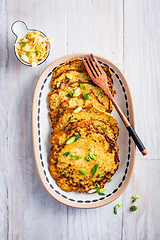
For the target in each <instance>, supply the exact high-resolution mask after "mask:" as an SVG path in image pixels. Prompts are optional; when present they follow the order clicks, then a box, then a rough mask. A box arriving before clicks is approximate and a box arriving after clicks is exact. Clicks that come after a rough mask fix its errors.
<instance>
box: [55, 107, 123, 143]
mask: <svg viewBox="0 0 160 240" xmlns="http://www.w3.org/2000/svg"><path fill="white" fill-rule="evenodd" d="M74 110H75V108H68V109H67V110H64V111H63V112H62V114H60V113H59V114H57V116H55V115H53V116H52V115H51V119H52V121H54V120H55V121H56V120H57V122H55V127H54V132H59V131H62V130H64V129H65V130H67V129H69V128H70V126H72V125H73V123H74V122H78V121H82V120H91V121H92V122H93V123H94V125H95V126H96V127H98V128H99V129H100V130H102V128H101V127H100V126H99V125H101V126H103V127H104V128H105V129H106V131H107V134H109V133H112V137H110V138H111V139H114V140H117V137H118V132H119V129H118V124H117V121H116V119H115V117H114V116H113V115H112V114H110V113H106V112H104V111H100V110H97V109H96V108H95V107H93V106H92V105H89V106H87V107H84V108H82V110H81V111H80V112H78V113H75V112H74ZM70 122H71V123H70Z"/></svg>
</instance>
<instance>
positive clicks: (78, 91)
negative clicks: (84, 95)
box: [73, 88, 81, 97]
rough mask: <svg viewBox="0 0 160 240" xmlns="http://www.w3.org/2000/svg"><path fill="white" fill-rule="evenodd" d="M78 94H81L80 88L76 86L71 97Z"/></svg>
mask: <svg viewBox="0 0 160 240" xmlns="http://www.w3.org/2000/svg"><path fill="white" fill-rule="evenodd" d="M80 94H81V92H80V88H77V89H76V90H75V91H74V93H73V97H78V96H79V95H80Z"/></svg>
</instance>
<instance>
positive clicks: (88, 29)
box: [0, 0, 160, 240]
mask: <svg viewBox="0 0 160 240" xmlns="http://www.w3.org/2000/svg"><path fill="white" fill-rule="evenodd" d="M159 10H160V9H159V0H154V1H152V0H146V1H145V0H142V1H137V0H135V1H134V0H128V1H122V0H120V1H119V0H116V1H109V0H100V1H95V0H81V1H80V0H77V1H73V0H48V1H43V0H36V1H31V0H28V1H25V0H21V1H19V0H14V1H11V0H2V1H1V2H0V30H1V31H0V50H1V61H0V67H1V70H0V126H1V135H0V159H1V168H0V170H1V175H0V182H1V188H0V196H1V198H0V214H1V215H0V221H1V224H0V240H3V239H7V240H8V239H9V240H11V239H13V240H17V239H18V240H19V239H20V240H21V239H24V240H32V239H33V240H35V239H39V240H41V239H42V240H44V239H55V240H72V239H75V240H81V239H84V240H90V239H92V240H97V239H98V240H106V239H113V240H115V239H116V240H117V239H124V240H128V239H129V240H132V239H140V240H141V239H149V240H150V239H160V229H159V222H160V210H159V207H158V206H159V205H160V191H159V186H160V178H159V170H160V149H159V146H160V137H159V136H160V132H159V131H160V129H159V116H160V102H159V93H160V79H159V76H160V74H159V71H160V70H159V69H160V68H159V65H160V57H159V56H160V44H159V38H160V29H159V24H160V14H159ZM18 19H21V20H23V21H24V22H26V24H27V26H28V28H36V29H38V30H41V31H44V33H46V34H47V35H48V36H49V37H51V38H53V39H54V41H53V43H52V50H51V54H50V57H49V58H48V60H47V61H46V62H45V63H44V64H42V65H41V66H39V67H38V68H36V69H32V68H28V67H25V66H23V65H21V64H20V63H19V62H18V61H17V60H16V58H15V56H14V52H13V43H14V40H15V37H14V35H13V34H12V33H11V30H10V27H11V24H12V23H13V22H14V21H16V20H18ZM76 52H89V53H90V52H93V53H95V54H97V55H101V56H102V57H106V58H108V59H109V60H111V61H113V63H115V64H116V65H117V66H118V67H119V68H120V69H121V70H122V71H123V72H124V74H125V76H126V78H127V81H128V84H129V87H130V90H131V94H132V98H133V103H134V110H135V120H136V130H137V132H138V133H139V135H140V137H141V138H142V140H143V141H144V143H145V145H146V147H147V150H148V155H147V156H146V157H145V158H144V157H142V156H141V155H140V153H139V152H138V151H137V155H136V164H135V170H134V174H133V178H132V180H131V183H130V184H129V187H128V188H127V190H126V191H125V193H124V194H123V195H122V196H121V197H120V198H119V199H117V200H116V201H115V202H113V203H111V204H109V205H107V206H104V207H102V208H98V209H90V210H89V209H86V210H83V209H74V208H70V207H67V206H65V205H63V204H60V203H59V202H57V201H56V200H54V199H53V198H52V197H51V196H50V195H49V194H48V193H47V192H46V190H45V189H44V187H43V185H42V183H41V182H40V179H39V176H38V173H37V169H36V166H35V161H34V154H33V146H32V144H33V143H32V123H31V116H32V97H33V92H34V87H35V85H36V82H37V79H38V78H39V76H40V74H41V72H42V71H43V70H44V69H45V67H46V66H48V65H49V63H51V62H53V61H54V60H55V59H57V58H60V57H62V56H64V55H66V54H71V53H76ZM155 105H156V106H155ZM134 194H140V195H141V198H140V199H138V200H137V201H136V205H137V206H138V210H137V211H136V212H134V213H132V212H130V211H129V208H130V206H131V204H132V203H131V196H132V195H134ZM119 202H121V203H122V207H121V208H120V209H118V214H117V215H115V214H114V213H113V208H114V206H115V205H116V204H117V203H119Z"/></svg>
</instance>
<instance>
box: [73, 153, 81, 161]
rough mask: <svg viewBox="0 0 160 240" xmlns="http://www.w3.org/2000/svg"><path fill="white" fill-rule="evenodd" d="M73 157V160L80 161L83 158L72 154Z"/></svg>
mask: <svg viewBox="0 0 160 240" xmlns="http://www.w3.org/2000/svg"><path fill="white" fill-rule="evenodd" d="M71 156H72V159H73V160H79V159H81V158H82V156H80V155H72V154H71Z"/></svg>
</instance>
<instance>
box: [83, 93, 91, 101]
mask: <svg viewBox="0 0 160 240" xmlns="http://www.w3.org/2000/svg"><path fill="white" fill-rule="evenodd" d="M83 97H84V99H85V100H87V99H91V97H90V96H89V94H88V93H83Z"/></svg>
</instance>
